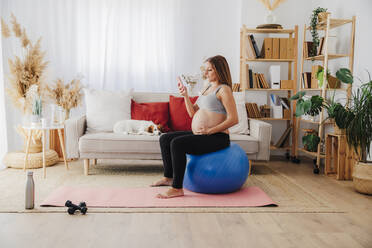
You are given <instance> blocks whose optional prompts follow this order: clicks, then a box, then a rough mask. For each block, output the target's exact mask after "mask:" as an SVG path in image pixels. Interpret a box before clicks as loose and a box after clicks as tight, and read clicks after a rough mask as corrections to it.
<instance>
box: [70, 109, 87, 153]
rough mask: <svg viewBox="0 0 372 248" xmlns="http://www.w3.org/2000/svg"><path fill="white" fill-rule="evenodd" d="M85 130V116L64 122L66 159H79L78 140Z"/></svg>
mask: <svg viewBox="0 0 372 248" xmlns="http://www.w3.org/2000/svg"><path fill="white" fill-rule="evenodd" d="M85 129H86V117H85V115H83V116H80V117H75V118H71V119H68V120H66V121H65V147H66V157H67V158H79V138H80V137H81V136H83V135H84V133H85Z"/></svg>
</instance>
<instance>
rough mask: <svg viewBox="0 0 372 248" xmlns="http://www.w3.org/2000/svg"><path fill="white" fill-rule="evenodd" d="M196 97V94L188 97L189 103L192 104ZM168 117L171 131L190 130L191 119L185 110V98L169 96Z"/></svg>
mask: <svg viewBox="0 0 372 248" xmlns="http://www.w3.org/2000/svg"><path fill="white" fill-rule="evenodd" d="M197 99H198V97H197V96H195V97H190V100H191V103H192V104H194V103H195V102H196V100H197ZM169 115H170V116H169V117H170V121H169V124H170V128H171V129H172V130H173V131H189V130H191V121H192V118H190V116H189V114H188V113H187V110H186V105H185V100H184V99H183V97H175V96H172V95H170V96H169Z"/></svg>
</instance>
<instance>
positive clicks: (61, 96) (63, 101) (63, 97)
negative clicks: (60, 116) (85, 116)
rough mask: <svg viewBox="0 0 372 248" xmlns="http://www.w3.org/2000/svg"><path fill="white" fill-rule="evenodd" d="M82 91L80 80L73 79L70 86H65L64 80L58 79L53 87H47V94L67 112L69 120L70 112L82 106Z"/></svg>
mask: <svg viewBox="0 0 372 248" xmlns="http://www.w3.org/2000/svg"><path fill="white" fill-rule="evenodd" d="M81 89H82V85H81V83H80V80H79V79H73V80H72V81H71V82H70V83H68V84H65V83H64V82H63V80H62V79H57V80H56V81H55V83H54V85H53V86H52V87H49V86H48V85H47V86H46V94H47V96H48V97H49V98H50V99H52V101H54V103H55V104H57V105H58V106H61V107H62V108H63V109H64V110H65V111H66V117H67V118H68V116H69V112H70V110H71V109H73V108H76V107H77V106H79V105H80V104H81V101H82V92H81Z"/></svg>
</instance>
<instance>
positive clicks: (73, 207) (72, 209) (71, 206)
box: [65, 200, 88, 214]
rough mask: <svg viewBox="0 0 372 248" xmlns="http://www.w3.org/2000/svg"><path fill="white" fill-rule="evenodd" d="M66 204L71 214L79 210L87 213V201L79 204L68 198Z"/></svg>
mask: <svg viewBox="0 0 372 248" xmlns="http://www.w3.org/2000/svg"><path fill="white" fill-rule="evenodd" d="M65 206H66V207H68V209H67V212H68V213H69V214H75V212H76V211H77V210H79V211H80V212H81V213H82V214H86V213H87V211H88V208H87V204H85V202H80V203H79V206H78V205H75V204H73V203H72V202H71V201H70V200H67V201H66V203H65Z"/></svg>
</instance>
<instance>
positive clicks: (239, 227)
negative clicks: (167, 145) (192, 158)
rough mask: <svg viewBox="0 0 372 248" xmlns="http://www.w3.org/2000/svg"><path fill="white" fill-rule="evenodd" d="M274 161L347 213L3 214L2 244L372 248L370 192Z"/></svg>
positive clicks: (308, 164) (305, 166)
mask: <svg viewBox="0 0 372 248" xmlns="http://www.w3.org/2000/svg"><path fill="white" fill-rule="evenodd" d="M270 166H271V167H273V168H275V169H276V170H278V171H280V172H282V173H284V174H286V175H287V176H289V177H291V178H293V179H295V180H296V181H297V182H298V183H301V184H302V185H303V186H305V187H308V188H311V189H312V191H313V192H314V193H315V194H317V195H318V196H319V197H321V198H323V199H328V200H331V201H332V202H333V203H335V204H337V206H339V207H340V208H341V209H343V210H345V213H306V214H305V213H226V214H225V213H213V214H204V213H187V214H185V213H173V214H170V213H146V214H145V213H120V214H119V213H112V214H108V213H101V214H88V215H86V216H81V215H75V216H69V215H68V214H61V213H58V214H57V213H48V214H46V213H42V214H41V213H35V214H0V247H1V248H7V247H105V248H108V247H151V248H152V247H176V248H181V247H203V248H205V247H213V248H217V247H234V248H235V247H269V248H275V247H309V248H310V247H311V248H315V247H337V248H340V247H347V248H357V247H371V248H372V196H366V195H361V194H358V193H356V192H354V191H353V189H352V183H351V182H350V181H336V180H335V179H333V178H329V177H325V176H323V175H314V174H313V173H312V163H311V161H308V162H306V163H305V162H303V163H302V164H300V165H297V164H292V163H290V162H287V161H285V159H282V158H279V159H275V160H274V161H272V162H270ZM1 200H4V199H1Z"/></svg>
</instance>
